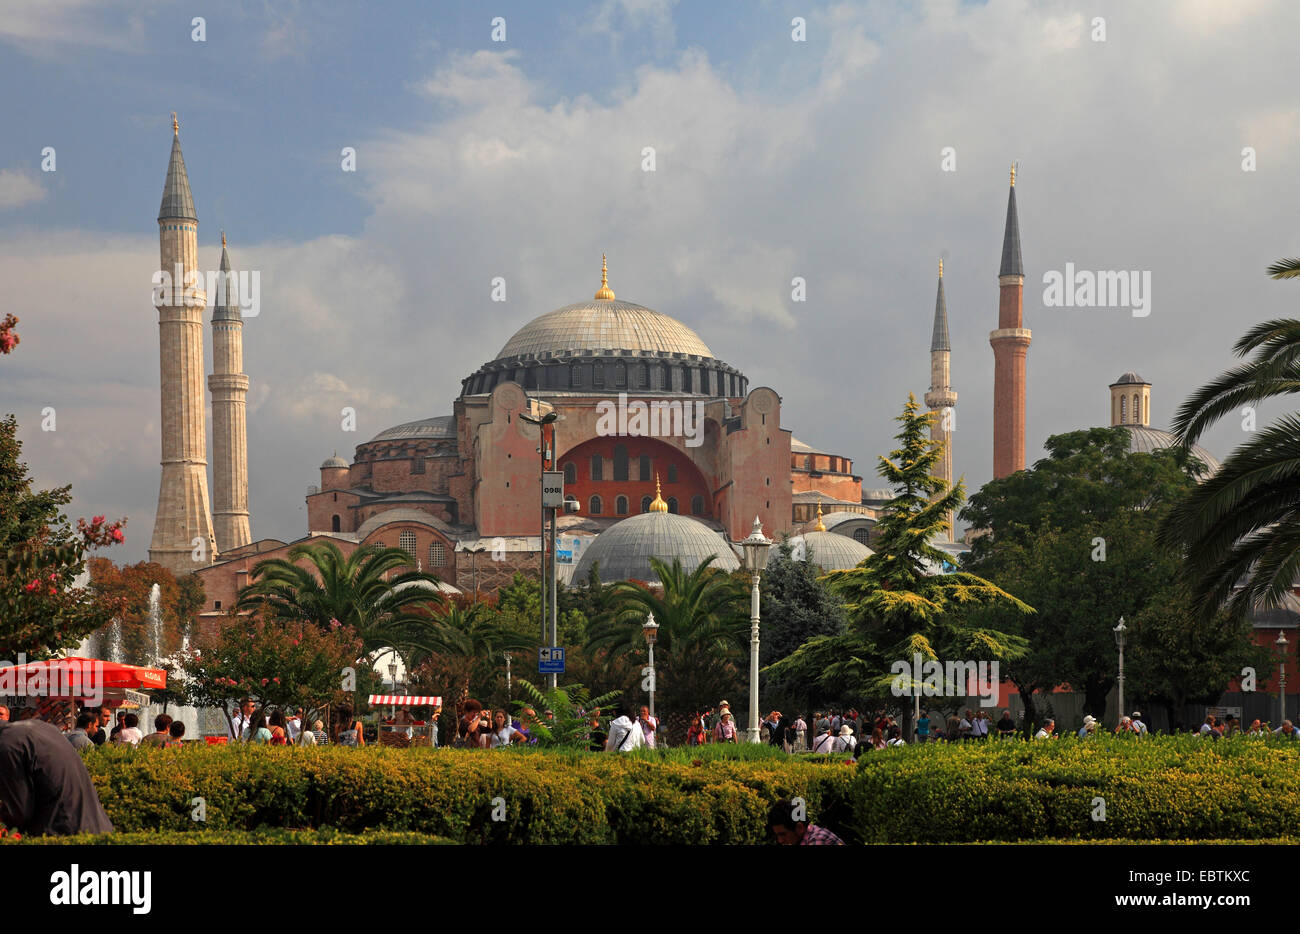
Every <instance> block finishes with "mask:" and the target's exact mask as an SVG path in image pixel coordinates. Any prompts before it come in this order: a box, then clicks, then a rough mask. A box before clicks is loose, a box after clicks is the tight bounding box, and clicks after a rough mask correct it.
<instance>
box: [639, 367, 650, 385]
mask: <svg viewBox="0 0 1300 934" xmlns="http://www.w3.org/2000/svg"><path fill="white" fill-rule="evenodd" d="M637 369H638V370H640V371H641V372H640V376H641V378H640V380H639V381H638V382H639V384H640V386H641V388H642V389H649V388H650V364H648V363H643V364H641V365H640V366H639V367H637Z"/></svg>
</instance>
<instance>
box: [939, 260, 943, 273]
mask: <svg viewBox="0 0 1300 934" xmlns="http://www.w3.org/2000/svg"><path fill="white" fill-rule="evenodd" d="M939 278H940V279H942V278H943V257H942V256H940V257H939Z"/></svg>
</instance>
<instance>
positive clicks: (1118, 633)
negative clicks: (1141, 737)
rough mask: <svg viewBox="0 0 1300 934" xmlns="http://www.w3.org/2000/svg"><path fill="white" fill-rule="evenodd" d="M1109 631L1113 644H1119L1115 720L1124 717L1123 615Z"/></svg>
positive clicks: (1125, 630) (1126, 632)
mask: <svg viewBox="0 0 1300 934" xmlns="http://www.w3.org/2000/svg"><path fill="white" fill-rule="evenodd" d="M1111 632H1113V633H1115V644H1116V645H1118V646H1119V713H1117V714H1116V715H1115V719H1116V720H1123V719H1124V637H1125V636H1126V635H1128V630H1127V629H1125V628H1124V617H1122V616H1121V617H1120V618H1119V625H1118V626H1116V627H1115V628H1114V629H1112V630H1111Z"/></svg>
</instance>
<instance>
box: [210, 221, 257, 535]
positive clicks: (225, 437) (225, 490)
mask: <svg viewBox="0 0 1300 934" xmlns="http://www.w3.org/2000/svg"><path fill="white" fill-rule="evenodd" d="M220 278H221V280H223V281H224V283H225V286H224V291H225V294H224V295H218V296H215V298H214V301H215V302H216V306H215V307H214V308H213V309H212V375H211V376H209V377H208V389H210V390H211V391H212V521H213V524H214V525H215V526H216V532H217V550H218V551H221V552H223V553H224V552H227V551H231V550H233V549H235V548H240V547H242V546H244V545H247V544H248V543H249V542H251V541H252V540H253V533H252V530H251V529H250V528H249V523H248V428H247V422H246V420H245V399H246V398H247V396H248V377H247V376H245V375H244V319H243V317H242V316H241V315H240V313H239V295H238V279H237V277H236V276H234V275H233V274H231V272H230V254H228V253H227V252H226V234H225V231H222V233H221V272H220Z"/></svg>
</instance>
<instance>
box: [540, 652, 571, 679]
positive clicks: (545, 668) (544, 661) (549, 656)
mask: <svg viewBox="0 0 1300 934" xmlns="http://www.w3.org/2000/svg"><path fill="white" fill-rule="evenodd" d="M537 673H538V674H543V675H562V674H564V649H562V648H560V647H559V646H543V647H542V648H540V649H538V650H537Z"/></svg>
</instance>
